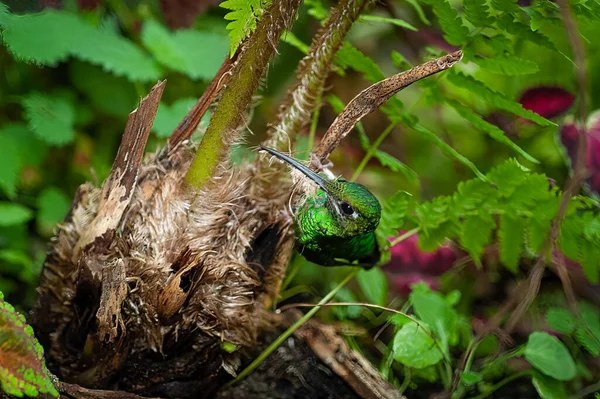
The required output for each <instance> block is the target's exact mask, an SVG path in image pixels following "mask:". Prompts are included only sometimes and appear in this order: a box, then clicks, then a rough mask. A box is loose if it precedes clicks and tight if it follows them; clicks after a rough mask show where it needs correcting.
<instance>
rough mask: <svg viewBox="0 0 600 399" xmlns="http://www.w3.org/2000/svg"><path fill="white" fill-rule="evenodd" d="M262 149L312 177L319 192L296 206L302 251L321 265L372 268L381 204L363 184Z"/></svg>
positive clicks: (374, 258) (299, 242)
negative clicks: (332, 176)
mask: <svg viewBox="0 0 600 399" xmlns="http://www.w3.org/2000/svg"><path fill="white" fill-rule="evenodd" d="M260 149H261V150H263V151H266V152H268V153H269V154H271V155H273V156H275V157H277V158H279V159H280V160H282V161H284V162H285V163H287V164H288V165H290V166H291V167H293V168H295V169H297V170H299V171H300V172H301V173H302V174H304V175H305V176H306V177H308V178H309V179H310V180H311V181H313V182H314V183H315V184H316V185H317V186H318V187H319V189H318V191H317V194H316V196H314V197H312V196H311V197H308V198H306V199H305V200H304V202H302V204H301V205H300V207H299V208H298V209H297V210H296V212H295V216H294V224H295V229H296V236H297V240H298V242H297V245H298V249H299V252H300V253H301V254H302V255H304V257H305V258H306V259H307V260H309V261H311V262H314V263H317V264H319V265H322V266H341V265H357V266H361V267H365V268H371V267H372V266H373V265H375V263H377V261H378V260H379V247H378V245H377V241H376V239H375V233H374V232H375V229H376V228H377V225H378V224H379V219H380V218H381V205H380V204H379V201H378V200H377V198H375V196H374V195H373V194H372V193H371V192H370V191H369V190H368V189H367V188H366V187H365V186H363V185H362V184H358V183H354V182H349V181H346V180H344V179H342V178H337V179H332V180H328V179H325V178H323V177H322V176H320V175H318V174H317V173H316V172H314V171H312V170H310V169H309V168H308V167H306V166H305V165H303V164H302V163H300V162H299V161H297V160H295V159H293V158H291V157H289V156H287V155H285V154H282V153H280V152H278V151H276V150H274V149H272V148H267V147H263V146H261V147H260Z"/></svg>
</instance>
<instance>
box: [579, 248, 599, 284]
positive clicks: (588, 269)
mask: <svg viewBox="0 0 600 399" xmlns="http://www.w3.org/2000/svg"><path fill="white" fill-rule="evenodd" d="M581 268H582V269H583V273H584V274H585V276H586V277H587V279H588V280H589V282H590V283H592V284H597V283H598V271H599V269H600V251H598V244H597V243H595V242H592V241H587V240H581Z"/></svg>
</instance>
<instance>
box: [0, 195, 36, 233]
mask: <svg viewBox="0 0 600 399" xmlns="http://www.w3.org/2000/svg"><path fill="white" fill-rule="evenodd" d="M32 217H33V212H32V211H31V209H29V208H25V207H24V206H23V205H21V204H16V203H12V202H2V201H0V227H6V226H14V225H18V224H23V223H25V222H28V221H29V220H31V218H32Z"/></svg>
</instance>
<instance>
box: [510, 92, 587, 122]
mask: <svg viewBox="0 0 600 399" xmlns="http://www.w3.org/2000/svg"><path fill="white" fill-rule="evenodd" d="M574 101H575V96H574V95H573V94H571V93H570V92H568V91H567V90H565V89H562V88H560V87H549V86H540V87H533V88H529V89H527V90H525V91H524V92H523V94H521V98H520V100H519V102H520V103H521V105H523V108H525V109H527V110H530V111H533V112H535V113H537V114H539V115H541V116H543V117H544V118H553V117H555V116H558V115H561V114H564V113H565V112H567V110H568V109H569V108H571V105H573V102H574Z"/></svg>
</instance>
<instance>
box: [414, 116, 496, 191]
mask: <svg viewBox="0 0 600 399" xmlns="http://www.w3.org/2000/svg"><path fill="white" fill-rule="evenodd" d="M411 127H412V128H413V129H414V130H415V131H416V132H418V133H419V134H420V135H421V136H422V137H423V138H424V139H426V140H427V141H430V142H432V143H433V144H435V145H436V146H437V147H438V148H439V149H440V150H441V151H442V152H443V153H444V154H446V155H447V156H448V157H449V158H452V159H456V160H457V161H458V162H460V163H462V164H463V165H465V166H466V167H468V168H469V169H471V171H472V172H473V173H475V175H476V176H477V177H478V178H480V179H482V180H486V178H485V175H484V174H483V173H481V172H480V171H479V169H477V166H475V164H474V163H473V162H471V161H470V160H469V159H468V158H467V157H465V156H464V155H462V154H460V153H459V152H458V151H456V150H455V149H454V148H452V147H451V146H450V145H448V143H446V142H445V141H444V140H442V139H441V138H439V137H438V136H437V135H436V134H435V133H433V132H432V131H431V130H429V129H427V128H425V127H424V126H422V125H420V124H418V123H416V124H414V125H412V126H411Z"/></svg>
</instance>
